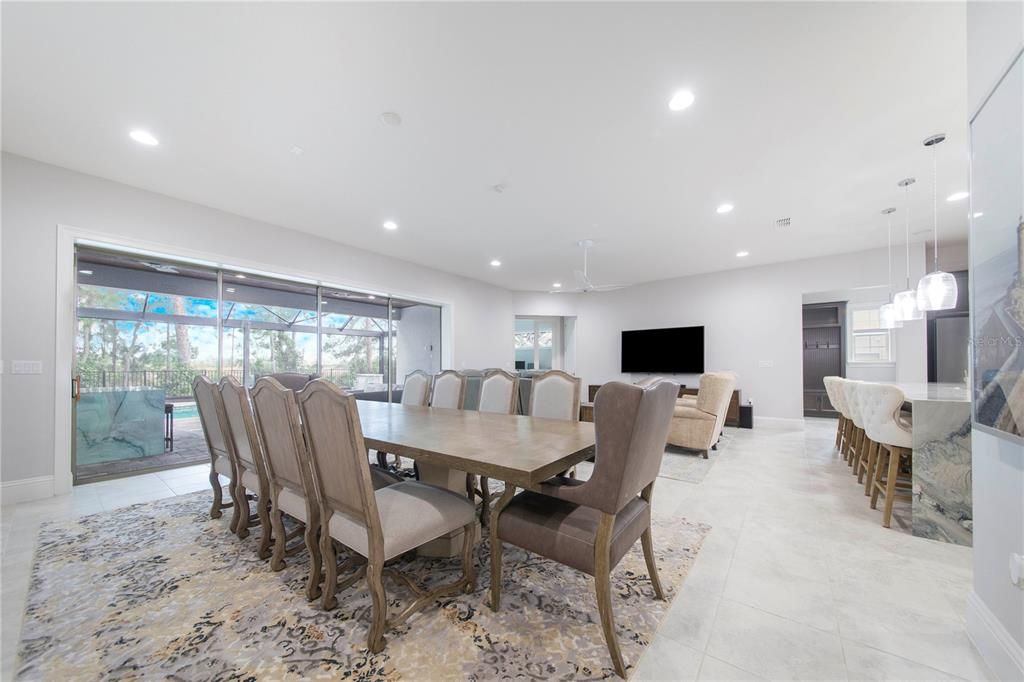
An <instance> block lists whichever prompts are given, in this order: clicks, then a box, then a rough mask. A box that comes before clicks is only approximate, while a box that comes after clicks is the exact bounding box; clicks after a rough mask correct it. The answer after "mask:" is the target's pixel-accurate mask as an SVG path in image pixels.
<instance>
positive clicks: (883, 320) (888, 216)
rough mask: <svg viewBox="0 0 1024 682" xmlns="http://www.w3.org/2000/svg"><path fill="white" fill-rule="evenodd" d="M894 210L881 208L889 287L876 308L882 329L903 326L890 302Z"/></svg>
mask: <svg viewBox="0 0 1024 682" xmlns="http://www.w3.org/2000/svg"><path fill="white" fill-rule="evenodd" d="M895 212H896V209H895V208H886V209H883V210H882V215H884V216H885V222H886V229H887V230H888V234H889V247H888V248H889V256H888V259H889V260H888V263H889V279H887V280H886V284H887V286H888V287H889V293H888V299H887V302H886V303H885V304H883V305H882V307H880V308H879V309H878V321H879V324H880V325H881V327H882V329H898V328H900V327H902V326H903V321H902V320H899V319H898V318H897V317H896V306H895V305H893V302H892V214H893V213H895Z"/></svg>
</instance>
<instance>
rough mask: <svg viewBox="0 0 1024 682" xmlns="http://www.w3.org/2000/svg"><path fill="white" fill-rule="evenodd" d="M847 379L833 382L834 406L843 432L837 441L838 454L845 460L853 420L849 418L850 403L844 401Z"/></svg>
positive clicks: (841, 378)
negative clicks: (839, 417) (841, 417)
mask: <svg viewBox="0 0 1024 682" xmlns="http://www.w3.org/2000/svg"><path fill="white" fill-rule="evenodd" d="M848 381H849V379H844V378H843V377H836V381H835V382H834V384H833V385H834V386H835V392H836V406H837V408H838V409H839V414H841V415H842V416H843V432H842V435H841V437H840V439H839V452H840V454H842V456H843V459H844V460H845V459H846V452H847V450H849V448H850V443H851V442H852V440H853V428H854V427H853V419H851V418H850V403H849V402H848V401H847V400H846V383H847V382H848Z"/></svg>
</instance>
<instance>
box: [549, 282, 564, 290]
mask: <svg viewBox="0 0 1024 682" xmlns="http://www.w3.org/2000/svg"><path fill="white" fill-rule="evenodd" d="M551 286H553V287H554V288H556V289H561V288H562V283H561V282H555V283H554V284H552V285H551Z"/></svg>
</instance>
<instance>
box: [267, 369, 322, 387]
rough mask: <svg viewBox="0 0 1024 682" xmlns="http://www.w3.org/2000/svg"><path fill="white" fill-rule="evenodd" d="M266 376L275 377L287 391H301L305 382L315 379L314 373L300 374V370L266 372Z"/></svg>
mask: <svg viewBox="0 0 1024 682" xmlns="http://www.w3.org/2000/svg"><path fill="white" fill-rule="evenodd" d="M266 376H268V377H270V378H271V379H276V380H277V383H279V384H281V385H282V386H284V387H285V388H287V389H288V390H289V391H301V390H302V388H303V387H304V386H305V385H306V384H308V383H309V382H310V381H312V380H313V379H316V375H315V374H302V373H300V372H277V373H276V374H267V375H266Z"/></svg>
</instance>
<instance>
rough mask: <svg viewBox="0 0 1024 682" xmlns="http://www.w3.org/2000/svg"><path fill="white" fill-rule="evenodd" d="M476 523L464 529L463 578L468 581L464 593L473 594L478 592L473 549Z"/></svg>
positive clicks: (469, 524)
mask: <svg viewBox="0 0 1024 682" xmlns="http://www.w3.org/2000/svg"><path fill="white" fill-rule="evenodd" d="M475 533H476V522H475V521H474V522H473V523H468V524H466V525H465V526H463V528H462V577H463V579H464V580H465V581H466V584H465V586H464V587H463V588H462V591H463V592H465V593H466V594H472V593H473V592H475V591H476V564H475V563H473V547H474V546H475V543H474V542H473V541H474V539H475V538H474V537H473V536H474V534H475Z"/></svg>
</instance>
